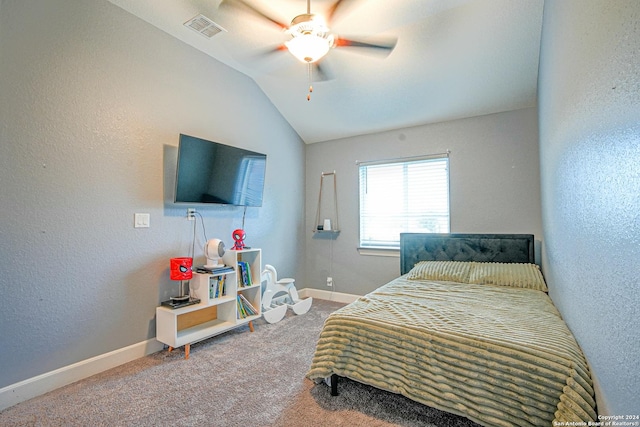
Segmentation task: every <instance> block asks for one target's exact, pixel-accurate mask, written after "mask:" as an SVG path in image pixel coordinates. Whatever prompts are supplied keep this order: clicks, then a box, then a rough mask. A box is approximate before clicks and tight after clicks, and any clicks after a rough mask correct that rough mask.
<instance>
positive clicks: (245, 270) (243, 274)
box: [238, 261, 253, 288]
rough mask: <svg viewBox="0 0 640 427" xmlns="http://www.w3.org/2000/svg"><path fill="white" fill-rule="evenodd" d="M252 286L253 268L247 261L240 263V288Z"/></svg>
mask: <svg viewBox="0 0 640 427" xmlns="http://www.w3.org/2000/svg"><path fill="white" fill-rule="evenodd" d="M252 284H253V282H252V280H251V266H250V265H249V263H248V262H246V261H238V286H240V287H241V288H244V287H247V286H251V285H252Z"/></svg>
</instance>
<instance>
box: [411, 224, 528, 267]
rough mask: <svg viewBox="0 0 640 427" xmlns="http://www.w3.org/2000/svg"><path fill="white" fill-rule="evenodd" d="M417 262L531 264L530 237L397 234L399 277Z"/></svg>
mask: <svg viewBox="0 0 640 427" xmlns="http://www.w3.org/2000/svg"><path fill="white" fill-rule="evenodd" d="M418 261H478V262H520V263H531V264H533V263H534V262H535V252H534V246H533V235H532V234H433V233H401V234H400V274H406V273H408V272H409V270H411V269H412V268H413V266H414V265H415V264H416V263H417V262H418Z"/></svg>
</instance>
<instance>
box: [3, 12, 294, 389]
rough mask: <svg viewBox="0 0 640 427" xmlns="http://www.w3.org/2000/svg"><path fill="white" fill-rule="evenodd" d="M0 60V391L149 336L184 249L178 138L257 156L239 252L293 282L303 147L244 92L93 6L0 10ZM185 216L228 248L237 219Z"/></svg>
mask: <svg viewBox="0 0 640 427" xmlns="http://www.w3.org/2000/svg"><path fill="white" fill-rule="evenodd" d="M0 57H1V58H2V59H1V61H0V76H2V77H1V78H0V117H1V119H2V122H1V128H0V183H1V185H0V199H1V200H2V203H1V204H0V222H1V226H0V272H1V273H2V274H0V285H1V290H2V296H3V302H4V304H3V308H2V309H1V310H0V328H1V330H2V333H1V334H0V353H1V357H0V360H1V361H2V362H1V365H2V368H1V369H0V387H3V386H6V385H10V384H13V383H16V382H18V381H20V380H24V379H26V378H31V377H33V376H36V375H38V374H42V373H45V372H49V371H51V370H54V369H56V368H60V367H62V366H66V365H70V364H72V363H75V362H78V361H81V360H85V359H87V358H90V357H93V356H96V355H100V354H103V353H107V352H109V351H112V350H116V349H119V348H122V347H126V346H128V345H131V344H135V343H139V342H142V341H144V340H147V339H149V338H152V337H154V336H155V320H154V318H155V307H156V306H157V305H158V304H159V302H160V301H161V300H163V299H166V298H167V297H168V296H169V295H172V294H175V293H176V292H177V286H176V285H175V284H174V283H172V282H171V281H170V280H169V277H168V266H169V261H168V260H169V258H170V257H172V256H184V255H187V254H188V253H189V250H190V248H191V242H192V230H193V224H194V223H193V222H189V221H187V220H186V219H185V215H186V207H184V208H183V207H180V208H175V207H173V206H171V205H170V204H166V203H165V201H164V199H165V188H164V187H165V186H171V185H172V183H173V181H172V177H171V176H170V174H171V173H172V172H173V171H172V162H174V161H175V155H176V146H177V143H178V135H179V133H181V132H182V133H187V134H192V135H196V136H201V137H204V138H209V139H214V140H217V141H220V142H224V143H228V144H231V145H237V146H241V147H243V148H248V149H252V150H255V151H259V152H263V153H266V154H267V155H268V166H267V179H266V192H265V199H264V205H263V207H261V208H249V209H248V210H247V213H246V227H245V228H246V229H247V234H248V242H247V243H248V244H250V245H251V246H255V247H262V248H263V262H269V263H271V264H273V265H276V266H277V267H278V269H279V271H282V274H286V275H287V276H290V275H294V276H295V275H300V274H302V268H301V267H300V266H301V265H302V259H301V256H302V255H301V253H300V252H301V251H299V250H298V249H297V248H296V247H295V246H294V245H292V244H291V242H295V241H298V240H302V235H301V233H302V222H303V220H304V215H303V204H304V198H303V192H304V187H303V182H304V174H303V171H304V144H303V143H302V142H301V141H300V139H299V137H298V136H297V135H296V134H295V132H293V130H292V129H291V127H290V126H289V125H288V124H287V123H286V122H285V121H284V120H283V119H282V117H281V116H280V114H279V113H278V112H277V111H276V110H275V109H274V108H273V106H272V104H271V103H270V102H269V101H268V99H266V97H265V96H264V95H263V94H262V92H261V91H260V90H259V89H258V88H257V86H256V85H255V84H254V82H253V81H252V80H250V79H248V78H247V77H246V76H244V75H242V74H239V73H237V72H235V71H233V70H231V69H229V68H228V67H226V66H224V65H222V64H221V63H219V62H217V61H214V60H212V59H211V58H209V57H207V56H205V55H203V54H202V53H200V52H199V51H196V50H195V49H193V48H191V47H189V46H187V45H185V44H183V43H181V42H179V41H177V40H175V39H173V38H172V37H170V36H168V35H167V34H165V33H164V32H162V31H160V30H158V29H156V28H155V27H152V26H151V25H149V24H147V23H145V22H143V21H141V20H139V19H137V18H135V17H133V16H132V15H130V14H128V13H127V12H125V11H123V10H121V9H120V8H118V7H116V6H114V5H112V4H110V3H108V2H107V1H106V0H103V1H90V2H87V1H81V0H77V1H76V0H55V1H54V0H51V1H38V0H24V1H13V0H2V1H1V2H0ZM173 168H175V164H173ZM165 173H169V176H165ZM199 211H201V212H202V215H203V217H204V222H205V224H206V232H207V234H208V237H209V238H212V237H221V238H222V239H223V240H224V241H226V243H227V247H230V246H231V244H232V240H231V232H232V230H233V229H234V228H237V227H239V226H241V225H242V214H243V212H242V210H241V209H240V208H231V207H227V208H223V207H219V208H202V209H200V208H199ZM135 212H146V213H150V214H151V222H150V224H151V227H150V228H148V229H134V228H133V216H134V213H135ZM197 235H198V242H197V246H196V257H197V259H196V262H197V261H198V260H200V261H202V260H203V258H202V250H201V247H202V246H201V245H202V244H203V243H204V239H203V237H202V228H201V226H200V221H198V232H197ZM298 269H299V270H300V271H297V270H298Z"/></svg>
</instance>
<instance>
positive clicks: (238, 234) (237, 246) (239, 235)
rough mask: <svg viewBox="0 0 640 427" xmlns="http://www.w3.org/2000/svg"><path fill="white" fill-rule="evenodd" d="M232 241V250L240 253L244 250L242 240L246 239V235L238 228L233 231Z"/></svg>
mask: <svg viewBox="0 0 640 427" xmlns="http://www.w3.org/2000/svg"><path fill="white" fill-rule="evenodd" d="M232 237H233V241H234V242H235V243H234V244H233V248H232V249H234V250H236V251H240V250H242V249H244V239H246V237H247V234H246V233H245V232H244V230H243V229H241V228H238V229H237V230H233V234H232Z"/></svg>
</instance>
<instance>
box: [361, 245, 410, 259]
mask: <svg viewBox="0 0 640 427" xmlns="http://www.w3.org/2000/svg"><path fill="white" fill-rule="evenodd" d="M358 253H359V254H360V255H366V256H385V257H395V258H400V249H397V248H362V247H359V248H358Z"/></svg>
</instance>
